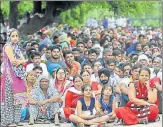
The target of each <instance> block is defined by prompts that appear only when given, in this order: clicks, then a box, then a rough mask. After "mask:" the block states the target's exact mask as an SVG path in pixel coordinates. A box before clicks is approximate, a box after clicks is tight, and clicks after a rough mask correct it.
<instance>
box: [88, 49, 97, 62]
mask: <svg viewBox="0 0 163 127" xmlns="http://www.w3.org/2000/svg"><path fill="white" fill-rule="evenodd" d="M97 56H98V54H97V51H96V50H95V49H89V50H88V60H89V61H90V62H91V63H93V62H94V61H95V60H96V59H97Z"/></svg>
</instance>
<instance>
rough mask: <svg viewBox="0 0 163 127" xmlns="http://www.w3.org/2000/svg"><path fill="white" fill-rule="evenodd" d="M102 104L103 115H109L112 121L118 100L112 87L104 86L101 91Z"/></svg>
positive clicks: (100, 101) (100, 100) (100, 99)
mask: <svg viewBox="0 0 163 127" xmlns="http://www.w3.org/2000/svg"><path fill="white" fill-rule="evenodd" d="M98 101H99V103H100V104H101V109H102V111H103V115H109V116H110V120H109V121H112V120H113V119H114V118H115V117H116V115H115V108H116V100H115V98H114V96H113V88H112V86H110V85H106V86H103V88H102V91H101V97H100V98H99V99H98Z"/></svg>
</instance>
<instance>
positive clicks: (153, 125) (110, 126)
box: [24, 115, 162, 127]
mask: <svg viewBox="0 0 163 127" xmlns="http://www.w3.org/2000/svg"><path fill="white" fill-rule="evenodd" d="M160 117H161V119H160V121H158V122H154V123H149V124H147V125H143V124H138V125H132V126H115V127H162V115H160ZM24 127H57V126H55V125H54V124H35V125H28V124H25V126H24ZM59 127H71V124H68V123H64V124H61V125H60V126H59ZM107 127H113V123H110V124H108V125H107Z"/></svg>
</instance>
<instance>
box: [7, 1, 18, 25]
mask: <svg viewBox="0 0 163 127" xmlns="http://www.w3.org/2000/svg"><path fill="white" fill-rule="evenodd" d="M18 4H19V1H10V15H9V26H10V28H17V26H18V16H19V13H18Z"/></svg>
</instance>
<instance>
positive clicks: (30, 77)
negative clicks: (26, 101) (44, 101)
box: [21, 71, 36, 121]
mask: <svg viewBox="0 0 163 127" xmlns="http://www.w3.org/2000/svg"><path fill="white" fill-rule="evenodd" d="M35 82H36V74H35V72H34V71H31V72H29V73H27V75H26V84H27V96H28V95H29V94H30V92H31V90H32V89H33V88H34V85H35ZM25 119H29V111H28V105H27V106H23V107H22V109H21V120H22V121H23V120H25Z"/></svg>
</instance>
